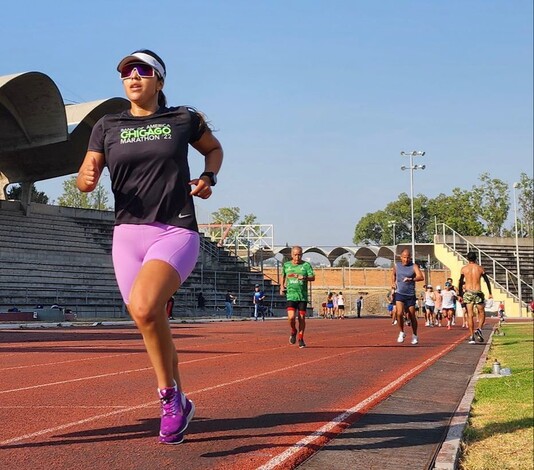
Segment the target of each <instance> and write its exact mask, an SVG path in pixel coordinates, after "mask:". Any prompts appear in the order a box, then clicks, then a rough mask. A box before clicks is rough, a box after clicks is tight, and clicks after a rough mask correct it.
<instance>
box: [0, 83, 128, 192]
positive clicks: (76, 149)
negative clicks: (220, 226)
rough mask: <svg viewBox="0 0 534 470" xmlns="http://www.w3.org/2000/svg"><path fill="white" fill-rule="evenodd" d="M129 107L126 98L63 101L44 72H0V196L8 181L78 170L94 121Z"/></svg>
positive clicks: (62, 174) (66, 173)
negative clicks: (73, 103) (85, 101)
mask: <svg viewBox="0 0 534 470" xmlns="http://www.w3.org/2000/svg"><path fill="white" fill-rule="evenodd" d="M128 107H129V102H128V101H127V100H125V99H123V98H111V99H107V100H101V101H93V102H89V103H82V104H77V105H69V106H65V105H64V103H63V99H62V97H61V94H60V92H59V90H58V88H57V86H56V85H55V83H54V82H53V81H52V80H51V79H50V78H49V77H48V76H47V75H45V74H43V73H40V72H27V73H22V74H16V75H7V76H3V77H0V189H1V190H0V198H1V197H2V195H3V193H4V188H5V186H7V185H8V184H11V183H33V182H35V181H40V180H44V179H49V178H55V177H58V176H65V175H69V174H72V173H75V172H76V171H78V168H79V166H80V164H81V162H82V160H83V158H84V156H85V152H86V151H87V143H88V141H89V136H90V135H91V130H92V128H93V126H94V124H95V123H96V121H97V120H98V119H100V118H101V117H102V116H103V115H105V114H108V113H117V112H120V111H123V110H125V109H128ZM69 128H73V130H72V132H70V133H69Z"/></svg>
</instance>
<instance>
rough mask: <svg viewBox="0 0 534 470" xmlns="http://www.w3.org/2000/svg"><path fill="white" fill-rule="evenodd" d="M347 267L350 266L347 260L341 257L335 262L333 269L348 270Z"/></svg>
mask: <svg viewBox="0 0 534 470" xmlns="http://www.w3.org/2000/svg"><path fill="white" fill-rule="evenodd" d="M349 265H350V263H349V260H348V259H347V258H346V257H345V256H342V257H341V258H339V259H338V260H337V261H336V263H335V266H334V267H336V268H348V267H349Z"/></svg>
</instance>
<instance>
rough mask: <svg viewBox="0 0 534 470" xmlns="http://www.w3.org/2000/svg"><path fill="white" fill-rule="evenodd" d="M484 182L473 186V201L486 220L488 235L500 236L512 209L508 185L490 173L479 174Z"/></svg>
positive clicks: (481, 216) (480, 214)
mask: <svg viewBox="0 0 534 470" xmlns="http://www.w3.org/2000/svg"><path fill="white" fill-rule="evenodd" d="M479 180H480V182H481V183H482V184H480V185H479V186H473V191H472V194H473V203H474V205H475V207H477V209H478V215H479V217H480V218H481V219H482V220H484V221H485V222H486V235H488V236H490V237H500V236H501V233H502V229H503V225H504V222H505V221H506V219H507V217H508V211H509V210H510V197H509V194H508V185H507V184H506V183H504V182H503V181H501V180H500V179H497V178H491V177H490V175H489V173H482V174H481V175H480V176H479Z"/></svg>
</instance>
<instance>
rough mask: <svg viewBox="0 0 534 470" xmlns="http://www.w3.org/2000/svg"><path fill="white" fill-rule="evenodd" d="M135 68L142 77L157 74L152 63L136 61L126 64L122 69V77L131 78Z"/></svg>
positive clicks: (123, 78)
mask: <svg viewBox="0 0 534 470" xmlns="http://www.w3.org/2000/svg"><path fill="white" fill-rule="evenodd" d="M134 70H136V71H137V74H138V75H139V76H140V77H141V78H152V77H154V76H155V74H156V71H155V70H154V69H153V68H152V67H151V66H150V65H148V64H143V63H135V62H134V63H131V64H126V65H125V66H124V67H123V68H122V69H121V72H120V73H121V79H122V80H125V79H126V78H130V76H131V75H132V73H133V71H134Z"/></svg>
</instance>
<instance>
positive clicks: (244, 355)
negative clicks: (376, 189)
mask: <svg viewBox="0 0 534 470" xmlns="http://www.w3.org/2000/svg"><path fill="white" fill-rule="evenodd" d="M421 323H422V322H420V324H421ZM172 330H173V334H174V338H175V344H176V345H177V348H178V351H179V359H180V362H181V367H180V371H181V375H182V381H183V384H184V387H185V390H186V392H187V393H188V396H189V397H190V398H191V399H192V400H193V401H194V402H195V404H196V408H197V412H196V415H195V418H194V420H193V421H192V423H191V424H190V426H189V428H188V431H187V434H186V441H185V442H184V443H183V444H180V445H177V446H164V445H159V444H157V437H156V436H157V434H158V426H159V409H158V403H157V395H156V390H155V378H154V374H153V372H152V369H151V367H150V364H149V361H148V357H147V355H146V353H145V351H144V347H143V343H142V340H141V338H140V335H139V334H138V332H137V330H136V329H135V328H133V327H131V328H130V327H120V328H118V327H114V328H111V327H108V328H104V327H87V328H68V329H55V330H3V331H0V358H1V362H0V374H1V375H0V377H1V381H0V423H1V428H2V432H1V434H0V467H3V466H4V465H7V463H9V466H10V468H16V469H17V470H24V469H32V470H34V469H41V468H46V469H54V470H61V469H69V470H75V469H84V470H87V469H93V468H95V469H121V470H125V469H152V468H153V469H162V468H185V469H187V470H195V469H203V470H204V469H253V468H258V467H261V466H263V465H265V467H264V468H294V467H295V465H297V464H298V463H300V462H302V461H303V459H304V458H306V456H309V455H310V454H311V453H312V452H314V451H315V450H316V449H318V448H319V447H320V446H321V445H323V444H324V443H325V442H326V441H327V440H328V439H331V438H332V437H334V436H335V435H336V434H337V433H338V432H340V430H342V429H343V428H344V427H346V426H347V425H348V424H349V423H351V422H354V421H355V420H356V419H358V416H359V415H360V414H361V413H364V412H365V411H366V410H368V409H369V408H370V407H372V406H374V405H375V404H376V403H377V402H378V401H380V400H382V399H383V398H386V397H387V396H388V395H390V394H391V393H392V392H393V391H394V390H395V389H396V388H398V387H400V386H401V385H402V384H403V383H405V382H406V381H407V380H409V378H411V377H412V376H414V375H415V374H417V373H419V372H420V371H421V370H423V369H424V368H425V367H428V366H429V365H430V364H431V363H432V362H433V361H435V360H436V359H437V358H438V357H440V356H441V355H443V354H444V353H446V352H448V351H449V350H450V349H451V348H452V347H453V346H454V344H457V343H458V341H463V340H464V339H465V338H466V336H467V335H466V330H463V329H462V328H460V327H458V326H456V327H453V329H452V330H450V331H448V330H447V329H446V328H425V327H424V326H423V327H420V332H419V333H420V335H419V338H420V344H419V345H418V346H412V345H410V342H409V340H410V338H411V334H410V333H409V334H408V335H407V338H406V341H405V343H403V344H400V345H399V344H397V343H396V338H397V334H398V330H397V327H394V326H392V325H391V324H390V322H389V320H388V319H367V318H363V319H345V320H333V321H330V320H311V321H308V330H307V332H306V342H307V344H308V347H307V348H305V349H299V348H298V347H297V346H292V345H289V344H288V337H289V328H288V326H287V322H286V321H282V320H271V321H266V322H249V321H246V322H231V323H205V324H199V323H196V324H180V325H174V326H173V328H172ZM407 332H411V330H410V328H408V329H407ZM347 410H349V411H347ZM333 421H334V422H333ZM325 425H326V427H324V428H323V426H325ZM321 428H322V429H321ZM299 441H301V442H299ZM297 443H299V444H298V445H297V446H296V447H294V446H295V444H297ZM284 452H285V453H284ZM283 453H284V454H283Z"/></svg>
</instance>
